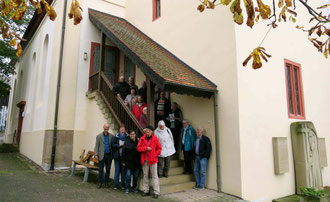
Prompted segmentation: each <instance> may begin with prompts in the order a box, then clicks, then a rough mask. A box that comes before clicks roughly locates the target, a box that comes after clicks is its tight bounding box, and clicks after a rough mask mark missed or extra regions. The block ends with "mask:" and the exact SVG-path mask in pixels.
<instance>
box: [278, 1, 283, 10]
mask: <svg viewBox="0 0 330 202" xmlns="http://www.w3.org/2000/svg"><path fill="white" fill-rule="evenodd" d="M282 6H283V0H279V1H278V7H279V8H282Z"/></svg>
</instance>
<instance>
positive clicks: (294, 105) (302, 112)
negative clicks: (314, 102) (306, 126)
mask: <svg viewBox="0 0 330 202" xmlns="http://www.w3.org/2000/svg"><path fill="white" fill-rule="evenodd" d="M287 67H289V71H290V72H289V77H290V86H291V100H292V113H291V112H290V98H289V96H290V95H289V93H290V92H289V85H288V84H289V81H288V78H287V75H288V70H287ZM294 70H296V72H297V86H296V83H295V82H294V81H295V79H294ZM284 72H285V84H286V97H287V107H288V117H289V118H292V119H302V120H305V119H306V116H305V103H304V91H303V85H302V78H301V65H300V64H298V63H296V62H292V61H290V60H287V59H284ZM296 88H297V89H298V102H299V103H298V105H297V97H296V96H297V93H296ZM297 106H299V111H300V114H298V110H297V109H298V107H297Z"/></svg>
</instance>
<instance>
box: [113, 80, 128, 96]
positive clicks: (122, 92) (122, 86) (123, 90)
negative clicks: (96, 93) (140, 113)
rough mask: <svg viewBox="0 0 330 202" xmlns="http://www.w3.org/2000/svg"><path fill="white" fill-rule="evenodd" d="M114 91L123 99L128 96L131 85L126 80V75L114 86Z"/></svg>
mask: <svg viewBox="0 0 330 202" xmlns="http://www.w3.org/2000/svg"><path fill="white" fill-rule="evenodd" d="M113 93H114V94H115V95H117V96H118V97H121V99H125V98H126V96H127V95H128V94H129V93H130V88H129V85H128V84H127V83H126V82H125V77H124V76H120V78H119V82H118V83H116V85H115V87H114V88H113Z"/></svg>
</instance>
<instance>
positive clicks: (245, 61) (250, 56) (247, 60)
mask: <svg viewBox="0 0 330 202" xmlns="http://www.w3.org/2000/svg"><path fill="white" fill-rule="evenodd" d="M251 58H252V54H250V55H249V57H247V58H246V59H245V60H244V62H243V66H244V67H245V66H246V64H247V63H248V62H249V61H250V59H251Z"/></svg>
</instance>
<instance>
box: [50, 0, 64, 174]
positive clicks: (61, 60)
mask: <svg viewBox="0 0 330 202" xmlns="http://www.w3.org/2000/svg"><path fill="white" fill-rule="evenodd" d="M66 8H67V0H64V8H63V19H62V34H61V46H60V60H59V65H58V74H57V89H56V103H55V117H54V130H53V145H52V157H51V164H50V168H49V170H54V166H55V153H56V140H57V119H58V108H59V102H60V91H61V77H62V65H63V46H64V36H65V21H66Z"/></svg>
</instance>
